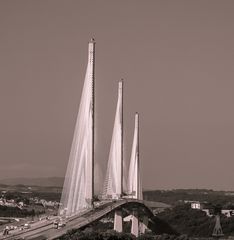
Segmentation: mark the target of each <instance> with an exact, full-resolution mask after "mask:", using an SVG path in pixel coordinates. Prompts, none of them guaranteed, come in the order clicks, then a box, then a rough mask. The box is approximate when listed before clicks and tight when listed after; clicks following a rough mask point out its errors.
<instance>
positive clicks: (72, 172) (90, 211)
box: [4, 39, 152, 239]
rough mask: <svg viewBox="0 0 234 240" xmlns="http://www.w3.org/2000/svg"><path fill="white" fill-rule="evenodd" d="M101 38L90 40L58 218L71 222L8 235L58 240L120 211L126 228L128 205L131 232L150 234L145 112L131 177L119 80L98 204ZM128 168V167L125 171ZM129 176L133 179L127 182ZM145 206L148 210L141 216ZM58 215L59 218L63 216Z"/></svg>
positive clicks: (119, 227)
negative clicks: (143, 172) (143, 166)
mask: <svg viewBox="0 0 234 240" xmlns="http://www.w3.org/2000/svg"><path fill="white" fill-rule="evenodd" d="M94 73H95V41H94V40H93V39H92V40H91V41H90V42H89V44H88V64H87V69H86V75H85V80H84V86H83V91H82V96H81V100H80V107H79V112H78V116H77V121H76V126H75V131H74V136H73V142H72V147H71V152H70V156H69V161H68V166H67V171H66V177H65V181H64V186H63V191H62V196H61V202H60V208H59V212H58V217H59V218H60V219H64V221H66V226H64V227H63V228H61V229H54V227H53V221H54V220H53V219H52V220H50V221H47V222H44V223H37V225H35V227H33V228H32V229H29V230H27V231H23V232H15V233H12V234H13V235H11V236H7V237H4V239H20V238H24V239H33V238H35V237H37V236H44V237H45V239H56V238H58V237H60V236H62V235H63V234H65V233H66V231H67V230H69V229H79V228H81V227H84V226H87V225H89V224H90V223H92V222H95V221H97V220H98V219H100V218H102V217H104V216H106V215H107V214H109V213H111V212H113V213H114V230H116V231H118V232H122V231H123V212H122V209H123V208H126V207H127V208H129V209H131V211H130V212H129V215H131V221H132V227H131V233H132V234H134V235H135V236H138V235H139V233H144V231H145V229H146V228H147V224H148V217H152V212H151V211H150V209H149V208H148V207H146V206H145V204H144V202H143V197H142V187H141V186H142V185H141V176H140V161H139V160H140V158H139V114H138V113H135V121H134V123H135V125H134V136H133V144H132V152H131V158H130V165H129V172H128V176H124V175H123V172H124V171H123V165H124V164H123V161H124V156H123V145H124V142H123V134H124V132H123V120H124V118H123V86H124V85H123V80H121V81H120V82H119V83H118V99H117V107H116V115H115V121H114V128H113V133H112V140H111V146H110V152H109V158H108V164H107V171H106V178H105V182H104V186H103V191H102V192H101V193H100V196H99V198H100V201H99V202H98V206H97V203H95V202H94V162H95V149H94V146H95V142H94V139H95V136H94V133H95V131H94V130H95V74H94ZM125 172H126V171H125ZM124 177H125V178H126V179H128V181H127V186H124V184H123V179H124ZM139 209H141V210H143V211H144V217H143V218H142V217H141V218H140V217H139V214H138V211H139ZM58 217H55V219H56V218H58Z"/></svg>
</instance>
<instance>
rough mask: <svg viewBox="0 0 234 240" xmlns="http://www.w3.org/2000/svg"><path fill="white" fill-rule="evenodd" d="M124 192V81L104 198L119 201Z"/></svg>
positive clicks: (119, 99) (120, 92) (119, 92)
mask: <svg viewBox="0 0 234 240" xmlns="http://www.w3.org/2000/svg"><path fill="white" fill-rule="evenodd" d="M122 192H123V80H121V81H120V82H119V84H118V101H117V108H116V114H115V122H114V129H113V134H112V140H111V147H110V153H109V159H108V165H107V171H106V178H105V182H104V188H103V196H102V197H103V198H109V199H119V198H120V197H121V196H122Z"/></svg>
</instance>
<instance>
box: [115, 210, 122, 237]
mask: <svg viewBox="0 0 234 240" xmlns="http://www.w3.org/2000/svg"><path fill="white" fill-rule="evenodd" d="M114 230H115V231H116V232H123V214H122V210H121V209H117V210H115V218H114Z"/></svg>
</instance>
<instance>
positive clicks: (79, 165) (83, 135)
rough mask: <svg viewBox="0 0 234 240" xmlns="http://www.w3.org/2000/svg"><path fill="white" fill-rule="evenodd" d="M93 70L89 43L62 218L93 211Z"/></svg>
mask: <svg viewBox="0 0 234 240" xmlns="http://www.w3.org/2000/svg"><path fill="white" fill-rule="evenodd" d="M94 67H95V41H94V39H91V41H90V42H89V44H88V64H87V70H86V75H85V81H84V86H83V91H82V96H81V101H80V107H79V112H78V117H77V121H76V126H75V132H74V136H73V142H72V146H71V152H70V156H69V162H68V166H67V171H66V176H65V181H64V185H63V191H62V196H61V206H60V209H59V214H60V215H65V216H72V215H75V214H79V213H80V212H82V211H83V210H85V209H89V208H92V204H93V203H92V201H93V195H94V103H95V97H94Z"/></svg>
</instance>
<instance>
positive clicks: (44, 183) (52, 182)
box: [0, 177, 64, 187]
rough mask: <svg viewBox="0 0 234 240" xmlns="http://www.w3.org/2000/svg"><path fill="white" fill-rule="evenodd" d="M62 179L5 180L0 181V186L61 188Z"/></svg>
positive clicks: (19, 178)
mask: <svg viewBox="0 0 234 240" xmlns="http://www.w3.org/2000/svg"><path fill="white" fill-rule="evenodd" d="M63 181H64V178H63V177H48V178H21V177H18V178H7V179H0V184H6V185H19V184H22V185H26V186H41V187H62V186H63Z"/></svg>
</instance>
